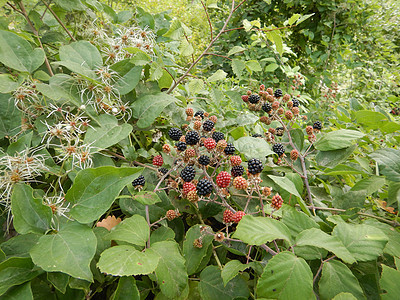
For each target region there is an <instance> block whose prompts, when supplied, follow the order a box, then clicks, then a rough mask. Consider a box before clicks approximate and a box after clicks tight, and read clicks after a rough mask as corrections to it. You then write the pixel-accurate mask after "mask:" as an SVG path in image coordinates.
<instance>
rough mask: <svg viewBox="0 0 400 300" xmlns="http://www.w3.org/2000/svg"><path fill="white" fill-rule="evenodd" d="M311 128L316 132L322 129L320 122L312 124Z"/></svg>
mask: <svg viewBox="0 0 400 300" xmlns="http://www.w3.org/2000/svg"><path fill="white" fill-rule="evenodd" d="M313 128H314V129H316V130H321V129H322V123H321V122H320V121H316V122H314V124H313Z"/></svg>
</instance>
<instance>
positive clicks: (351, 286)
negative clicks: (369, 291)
mask: <svg viewBox="0 0 400 300" xmlns="http://www.w3.org/2000/svg"><path fill="white" fill-rule="evenodd" d="M318 285H319V293H320V296H321V299H327V300H329V299H332V298H333V297H335V296H336V295H338V294H340V293H342V292H348V293H351V294H352V295H353V296H355V297H356V298H357V299H365V296H364V293H363V291H362V289H361V287H360V285H359V283H358V281H357V278H356V277H355V276H354V275H353V273H351V271H350V269H349V268H348V267H347V266H346V265H345V264H343V263H342V262H340V261H338V260H330V261H328V262H325V263H324V265H323V267H322V276H321V279H320V280H319V283H318Z"/></svg>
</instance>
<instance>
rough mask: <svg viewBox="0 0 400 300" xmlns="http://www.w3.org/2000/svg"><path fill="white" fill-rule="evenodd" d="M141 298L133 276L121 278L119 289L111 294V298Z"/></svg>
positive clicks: (113, 299)
mask: <svg viewBox="0 0 400 300" xmlns="http://www.w3.org/2000/svg"><path fill="white" fill-rule="evenodd" d="M128 299H129V300H140V293H139V290H138V288H137V286H136V280H135V278H134V277H133V276H129V277H128V276H123V277H120V278H119V281H118V286H117V289H116V290H115V293H114V294H113V295H112V296H111V300H128Z"/></svg>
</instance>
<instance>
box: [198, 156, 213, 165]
mask: <svg viewBox="0 0 400 300" xmlns="http://www.w3.org/2000/svg"><path fill="white" fill-rule="evenodd" d="M197 161H198V163H199V164H200V165H203V166H207V165H208V164H209V163H210V158H209V157H208V156H207V155H201V156H200V157H199V159H198V160H197Z"/></svg>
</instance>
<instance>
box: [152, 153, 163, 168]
mask: <svg viewBox="0 0 400 300" xmlns="http://www.w3.org/2000/svg"><path fill="white" fill-rule="evenodd" d="M163 163H164V159H163V157H162V156H161V155H156V156H154V158H153V166H156V167H161V166H162V165H163Z"/></svg>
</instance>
